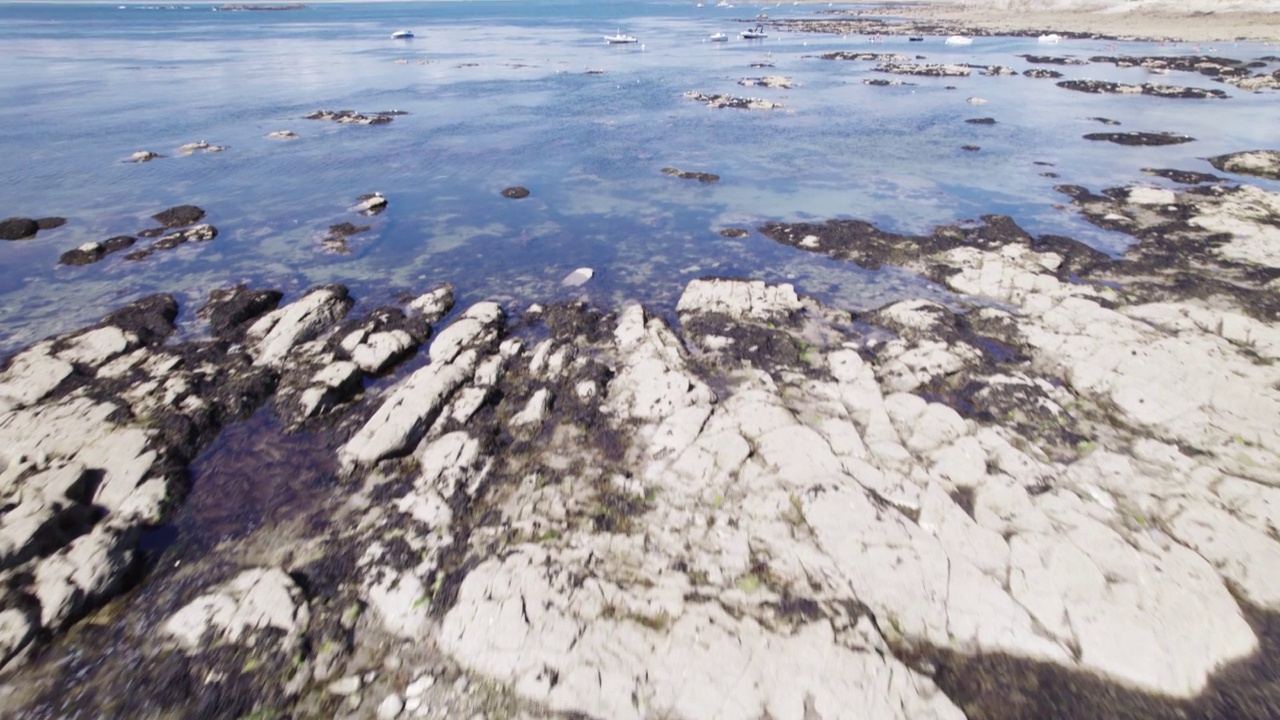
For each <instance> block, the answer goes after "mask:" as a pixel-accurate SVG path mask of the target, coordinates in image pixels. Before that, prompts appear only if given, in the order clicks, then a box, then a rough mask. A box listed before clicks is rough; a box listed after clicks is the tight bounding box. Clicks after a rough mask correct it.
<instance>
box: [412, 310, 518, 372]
mask: <svg viewBox="0 0 1280 720" xmlns="http://www.w3.org/2000/svg"><path fill="white" fill-rule="evenodd" d="M505 321H506V315H505V314H504V313H503V312H502V308H501V307H500V306H499V305H498V304H497V303H494V302H481V303H476V304H475V305H472V306H471V307H469V308H467V310H466V311H465V312H463V313H462V315H461V316H460V317H459V318H458V319H457V320H455V321H454V322H453V324H451V325H449V327H447V328H445V329H444V330H442V331H440V334H438V335H436V337H435V339H434V340H433V341H432V342H431V347H430V348H428V350H427V354H428V356H429V357H430V358H431V362H432V363H447V362H451V361H452V360H453V359H454V358H455V357H457V356H458V354H459V353H461V352H462V351H463V350H464V349H466V348H470V347H477V346H482V345H488V344H489V343H492V342H494V341H495V340H497V338H498V336H499V334H500V333H501V330H502V324H503V323H504V322H505Z"/></svg>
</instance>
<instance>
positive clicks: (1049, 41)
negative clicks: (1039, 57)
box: [1039, 33, 1062, 45]
mask: <svg viewBox="0 0 1280 720" xmlns="http://www.w3.org/2000/svg"><path fill="white" fill-rule="evenodd" d="M1061 39H1062V36H1061V35H1059V34H1057V33H1049V34H1048V35H1041V36H1040V37H1039V42H1042V43H1044V44H1046V45H1057V44H1058V41H1059V40H1061Z"/></svg>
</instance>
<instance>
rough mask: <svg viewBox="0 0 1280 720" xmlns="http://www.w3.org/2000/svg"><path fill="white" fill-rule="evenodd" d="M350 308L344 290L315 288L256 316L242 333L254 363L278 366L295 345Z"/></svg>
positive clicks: (324, 327)
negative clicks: (280, 306)
mask: <svg viewBox="0 0 1280 720" xmlns="http://www.w3.org/2000/svg"><path fill="white" fill-rule="evenodd" d="M350 307H351V301H350V300H349V299H348V298H347V294H346V291H345V289H340V288H329V287H325V288H319V289H317V290H313V291H312V292H310V293H307V294H306V295H304V296H303V297H301V298H299V299H298V300H296V301H294V302H292V303H290V304H288V305H286V306H285V307H283V308H280V309H278V310H273V311H272V312H270V313H267V314H266V315H264V316H262V317H261V318H259V319H258V320H257V321H256V322H255V323H254V324H253V325H252V326H250V327H249V330H248V332H247V333H246V342H247V344H249V346H250V352H251V353H252V354H253V356H254V364H255V365H267V366H270V367H281V366H283V365H284V363H285V360H286V359H287V358H288V357H289V354H290V352H291V351H292V350H293V349H294V348H295V347H297V346H298V345H300V344H302V343H305V342H307V341H309V340H313V339H315V338H316V337H317V336H318V335H319V334H320V333H321V332H323V331H325V330H327V329H328V328H329V327H331V326H332V325H333V324H334V323H336V322H338V321H339V320H341V319H342V317H343V316H345V315H346V314H347V310H348V309H349V308H350Z"/></svg>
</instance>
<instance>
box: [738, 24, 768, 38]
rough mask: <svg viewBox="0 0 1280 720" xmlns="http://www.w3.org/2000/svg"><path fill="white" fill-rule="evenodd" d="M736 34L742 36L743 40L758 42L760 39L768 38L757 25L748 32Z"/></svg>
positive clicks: (762, 27)
mask: <svg viewBox="0 0 1280 720" xmlns="http://www.w3.org/2000/svg"><path fill="white" fill-rule="evenodd" d="M738 34H739V35H741V36H742V39H743V40H759V39H760V38H767V37H769V35H768V34H767V33H765V31H764V26H763V25H757V26H755V27H753V28H751V29H750V30H743V31H742V32H740V33H738Z"/></svg>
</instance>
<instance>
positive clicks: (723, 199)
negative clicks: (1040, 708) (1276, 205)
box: [0, 0, 1277, 352]
mask: <svg viewBox="0 0 1280 720" xmlns="http://www.w3.org/2000/svg"><path fill="white" fill-rule="evenodd" d="M712 5H713V3H706V7H702V8H698V7H695V5H694V3H693V2H692V1H688V2H663V1H660V0H648V1H646V0H638V1H631V2H623V1H621V0H606V1H604V2H601V1H600V0H549V1H545V2H538V1H531V0H524V1H516V0H486V1H478V2H403V3H400V2H397V3H331V4H330V3H325V4H317V5H309V6H307V7H306V8H305V9H302V10H296V11H281V12H226V11H222V12H215V11H214V10H213V8H214V7H215V6H213V5H209V4H190V5H176V6H169V5H163V6H151V5H139V4H126V5H124V6H121V7H117V5H115V4H97V5H82V4H69V3H46V4H23V3H10V4H0V128H3V133H0V217H8V216H27V217H44V216H51V215H59V216H64V217H66V218H68V220H69V222H68V223H67V224H66V225H65V226H63V227H61V228H58V229H55V230H50V231H42V232H41V233H40V234H39V236H38V237H37V238H36V239H34V240H29V241H22V242H8V243H0V352H3V351H9V350H12V349H15V348H16V347H18V346H20V345H22V344H24V343H27V342H30V341H32V340H35V339H38V338H40V337H43V336H46V335H48V334H51V333H55V332H61V331H65V330H67V329H70V328H73V327H76V326H79V325H82V324H84V323H86V322H90V321H92V320H94V319H96V318H97V317H99V316H100V315H102V314H103V313H104V312H105V311H106V310H108V309H110V308H112V307H114V306H117V305H119V304H122V303H124V302H126V301H129V300H131V299H134V298H137V297H140V296H142V295H145V294H149V293H152V292H170V293H173V294H174V295H175V296H177V297H178V298H179V300H180V301H181V302H182V303H183V306H184V312H186V313H190V312H192V311H193V310H194V308H195V307H197V306H198V305H199V304H200V302H202V301H203V299H204V298H206V297H207V295H208V293H209V291H211V290H213V289H215V288H218V287H224V286H227V285H229V284H233V283H238V282H247V283H250V284H252V285H255V286H260V287H262V286H266V287H275V288H280V289H282V290H285V291H286V293H291V294H292V293H297V292H300V291H302V290H304V289H305V288H307V287H310V286H312V285H315V284H318V283H327V282H342V283H346V284H347V285H348V286H349V287H350V288H351V289H352V291H353V293H354V294H355V295H356V296H357V297H358V298H360V301H361V302H362V303H366V304H368V305H373V304H380V303H383V302H386V301H388V300H391V299H393V298H394V297H396V296H398V295H400V294H402V293H416V292H421V291H423V290H425V289H427V288H428V287H430V286H431V285H433V284H435V283H437V282H442V281H448V282H452V283H453V284H454V285H455V286H457V288H458V290H459V293H460V296H461V297H460V300H461V302H462V303H466V302H470V301H474V300H479V299H483V298H496V299H498V300H501V301H503V302H504V303H506V304H507V305H508V307H509V308H510V309H512V310H515V311H518V310H519V309H520V308H522V307H524V306H525V305H527V304H528V303H530V302H535V301H539V302H541V301H548V300H555V299H558V298H563V297H579V296H580V297H585V298H587V299H589V300H591V301H593V302H598V303H601V304H606V305H611V304H615V303H619V302H622V301H624V300H629V299H638V300H642V301H645V302H647V303H650V304H652V305H653V306H654V307H655V308H657V309H658V310H659V311H665V312H670V311H671V309H672V308H673V307H674V303H675V300H676V298H677V297H678V295H679V292H680V290H681V288H683V286H684V284H685V283H686V282H688V280H690V279H692V278H695V277H699V276H704V275H709V274H715V275H743V276H750V277H757V278H762V279H766V280H771V281H789V282H794V283H795V284H796V286H797V288H798V289H799V290H800V291H802V292H808V293H812V294H815V295H817V296H819V297H821V298H823V299H824V300H827V301H829V302H833V303H835V304H837V305H840V306H842V307H846V308H849V309H861V308H870V307H875V306H878V305H881V304H884V303H886V302H890V301H892V300H894V299H898V298H901V297H907V296H921V295H923V296H927V297H937V298H945V297H946V293H945V292H944V291H942V290H941V289H939V288H936V287H933V286H931V285H929V284H928V283H927V282H925V281H923V280H921V279H920V278H917V277H915V276H913V275H911V274H910V273H906V272H904V271H901V270H897V269H894V268H887V269H884V270H881V271H879V272H868V271H863V270H860V269H858V268H856V267H853V266H851V265H848V264H844V263H837V262H833V261H829V260H826V259H824V258H821V257H817V256H813V255H810V254H806V253H803V252H800V251H797V250H794V249H791V248H786V247H781V246H778V245H776V244H774V243H772V242H771V241H769V240H768V239H767V238H764V237H763V236H761V235H759V234H758V233H755V232H753V233H752V234H751V235H749V236H748V237H746V238H743V239H737V240H730V239H726V238H723V237H721V236H719V234H718V231H719V230H720V229H723V228H726V227H742V228H754V227H756V226H758V225H759V224H760V223H762V222H766V221H773V220H776V221H799V220H815V221H821V220H825V219H828V218H836V217H849V218H859V219H865V220H870V221H873V222H876V223H878V224H880V225H882V226H883V227H885V228H887V229H891V230H898V231H911V232H920V231H927V230H928V229H929V228H931V227H933V226H935V225H937V224H941V223H948V222H954V221H959V220H965V219H972V218H976V217H978V216H979V215H982V214H985V213H991V212H999V213H1007V214H1009V215H1012V216H1013V217H1014V218H1015V219H1016V220H1017V221H1018V222H1019V223H1020V224H1022V225H1023V226H1024V227H1026V228H1027V229H1029V230H1030V231H1032V232H1033V233H1037V234H1042V233H1054V234H1060V235H1068V236H1072V237H1075V238H1077V239H1080V240H1082V241H1085V242H1088V243H1090V244H1092V245H1094V246H1096V247H1099V248H1101V249H1104V250H1106V251H1109V252H1119V251H1121V250H1123V248H1124V246H1125V243H1126V242H1127V238H1125V237H1124V236H1121V235H1116V234H1111V233H1106V232H1103V231H1100V230H1098V229H1096V228H1093V227H1092V226H1090V225H1088V224H1086V223H1084V222H1083V221H1082V220H1080V219H1079V218H1078V217H1077V216H1076V214H1075V213H1073V212H1072V211H1071V209H1070V208H1069V207H1067V208H1063V207H1062V206H1061V204H1062V203H1063V202H1064V200H1065V198H1064V197H1063V196H1061V195H1059V194H1058V193H1056V192H1055V191H1054V190H1053V186H1054V185H1055V184H1058V183H1072V184H1080V185H1085V186H1088V187H1090V188H1092V189H1095V190H1096V189H1101V188H1104V187H1108V186H1112V185H1117V184H1121V183H1127V182H1133V181H1138V180H1141V181H1142V182H1146V183H1148V184H1152V185H1166V184H1167V183H1166V181H1163V180H1160V179H1156V178H1150V177H1148V176H1144V175H1143V174H1142V173H1141V168H1144V167H1173V168H1179V169H1185V170H1200V171H1212V168H1211V167H1210V166H1209V165H1208V163H1207V162H1205V160H1204V158H1206V157H1210V156H1213V155H1217V154H1221V153H1225V152H1233V151H1238V150H1247V149H1257V148H1260V147H1268V146H1269V145H1272V144H1274V141H1275V135H1274V132H1275V130H1274V127H1275V125H1274V117H1275V114H1276V112H1275V105H1276V97H1277V96H1276V95H1275V94H1251V93H1245V92H1241V91H1238V90H1235V89H1234V88H1230V87H1226V86H1222V85H1218V84H1216V83H1213V82H1211V81H1210V79H1209V78H1205V77H1202V76H1199V75H1194V74H1185V73H1171V74H1170V75H1168V76H1161V77H1153V76H1150V75H1149V74H1148V73H1147V71H1146V70H1143V69H1140V68H1131V69H1117V68H1115V67H1112V66H1110V65H1103V64H1090V65H1085V66H1067V67H1056V68H1055V69H1058V70H1061V71H1063V72H1064V73H1066V76H1067V77H1068V78H1072V77H1078V78H1086V77H1092V78H1098V79H1111V80H1117V81H1123V82H1133V83H1139V82H1148V81H1155V82H1162V83H1168V84H1179V85H1193V86H1199V87H1223V88H1225V89H1227V90H1228V91H1229V94H1230V95H1231V98H1230V99H1228V100H1223V101H1212V100H1205V101H1182V100H1169V99H1163V98H1155V97H1143V96H1138V97H1117V96H1102V95H1086V94H1082V93H1076V92H1070V91H1067V90H1063V89H1060V88H1057V87H1055V85H1054V82H1053V81H1050V80H1033V79H1029V78H1025V77H1022V76H1013V77H985V76H981V75H978V74H976V73H975V74H974V76H972V77H968V78H945V79H944V78H904V79H905V80H907V81H909V82H914V83H915V85H913V86H903V87H870V86H866V85H864V84H863V83H862V80H863V79H864V78H869V77H885V78H893V77H898V76H890V75H882V74H877V73H874V72H873V71H872V68H873V67H874V65H875V64H874V63H867V62H834V61H824V60H820V59H817V58H814V57H812V56H813V55H816V54H818V53H820V52H826V51H830V50H866V51H874V52H901V53H905V54H909V55H915V54H922V55H925V56H927V61H928V62H971V63H981V64H1003V65H1010V66H1012V67H1014V68H1015V69H1016V70H1018V71H1021V70H1023V69H1025V68H1027V67H1031V66H1030V65H1029V64H1028V63H1026V62H1025V61H1024V60H1023V59H1022V58H1020V57H1017V55H1018V54H1021V53H1038V54H1046V53H1048V54H1056V55H1075V56H1078V57H1082V58H1087V57H1089V56H1090V55H1095V54H1165V53H1179V52H1181V53H1188V52H1191V51H1192V48H1191V46H1189V45H1184V46H1182V47H1180V48H1176V47H1170V46H1157V45H1156V44H1153V43H1119V44H1113V43H1111V42H1109V41H1102V40H1098V41H1089V40H1067V41H1063V42H1062V44H1060V45H1057V46H1054V47H1052V48H1046V47H1044V46H1038V45H1037V43H1036V42H1035V40H1034V39H1026V38H979V39H978V40H977V41H976V42H975V43H974V44H973V45H972V46H968V47H959V48H953V47H947V46H945V45H944V44H943V43H942V38H932V37H931V38H928V39H927V41H926V42H924V43H908V42H907V40H906V38H905V37H899V38H895V37H891V36H890V37H886V38H885V39H884V41H883V42H876V43H872V42H869V38H867V37H865V36H849V37H840V36H833V35H812V34H799V33H790V32H771V33H770V37H769V38H767V39H765V40H762V41H744V40H740V39H738V38H737V33H738V31H739V30H740V29H742V28H743V27H745V25H744V23H745V22H747V21H750V20H751V18H753V17H754V15H755V14H756V13H758V12H761V7H760V6H757V5H754V4H753V5H741V6H739V7H736V8H716V7H713V6H712ZM826 9H827V8H826V7H825V6H821V5H779V6H772V5H771V6H768V9H767V10H765V12H767V13H769V14H770V16H771V17H772V18H775V19H778V18H790V17H811V16H813V15H814V14H815V13H818V12H821V11H823V10H826ZM402 28H407V29H411V30H413V31H414V32H415V33H416V37H415V38H413V39H412V40H408V41H397V40H392V39H391V38H390V33H391V32H393V31H395V30H399V29H402ZM618 30H621V31H622V32H624V33H628V34H631V35H635V36H637V37H638V38H639V40H640V42H639V43H637V44H636V45H627V46H610V45H607V44H606V43H605V42H604V41H603V39H602V36H604V35H611V34H613V33H614V32H615V31H618ZM716 31H723V32H726V33H728V34H729V35H730V36H731V40H730V41H729V42H727V43H710V42H707V41H706V38H707V36H709V35H710V34H711V33H713V32H716ZM1215 50H1216V54H1220V55H1225V56H1227V57H1234V58H1239V59H1252V58H1256V57H1259V56H1263V55H1268V54H1276V51H1275V50H1274V49H1273V48H1268V47H1266V46H1264V45H1262V44H1260V43H1239V44H1232V43H1227V44H1222V45H1220V46H1219V47H1217V48H1215ZM1202 52H1209V49H1208V48H1202ZM761 62H768V63H772V64H773V65H774V66H775V67H773V68H768V69H759V68H753V67H751V64H752V63H761ZM588 69H592V70H603V71H604V74H587V73H586V72H585V71H586V70H588ZM1272 69H1274V65H1273V66H1272ZM766 74H767V75H782V76H785V77H788V78H791V79H792V80H793V81H794V82H795V83H796V87H794V88H792V89H788V90H773V89H764V88H745V87H740V86H739V85H738V84H737V81H738V80H739V79H741V78H745V77H759V76H761V75H766ZM947 85H954V86H956V87H957V89H955V90H947V89H945V88H946V86H947ZM689 90H696V91H700V92H705V93H730V94H735V95H745V96H756V97H766V98H769V99H771V100H775V101H778V102H781V103H783V105H784V106H785V107H784V108H783V109H781V110H774V111H741V110H732V109H723V110H712V109H709V108H706V107H704V106H703V105H702V104H700V103H697V102H693V101H690V100H686V99H684V98H682V94H683V93H684V92H685V91H689ZM973 96H979V97H982V98H985V99H987V100H988V103H987V104H986V105H980V106H979V105H972V104H969V103H967V102H966V98H969V97H973ZM322 108H323V109H354V110H359V111H364V112H374V111H382V110H391V109H397V110H403V111H406V112H407V113H408V114H407V115H403V116H400V117H397V118H396V119H395V121H394V122H392V123H390V124H388V125H382V126H372V127H369V126H340V125H337V124H334V123H328V122H320V121H312V120H305V119H303V116H304V115H306V114H307V113H308V112H311V111H313V110H317V109H322ZM983 116H989V117H994V118H996V119H997V120H998V124H996V125H993V126H979V125H970V124H966V123H964V122H963V120H964V119H966V118H974V117H983ZM1094 116H1106V117H1110V118H1114V119H1116V120H1119V121H1121V122H1122V123H1123V124H1122V125H1121V126H1120V127H1118V128H1107V127H1104V126H1102V125H1100V124H1098V123H1097V122H1095V121H1093V120H1090V119H1089V118H1091V117H1094ZM282 129H289V130H293V131H295V132H296V133H298V134H299V135H300V138H299V139H297V140H292V141H282V140H272V139H267V138H265V137H264V136H265V135H266V134H267V133H269V132H271V131H274V130H282ZM1111 129H1114V130H1148V131H1164V130H1168V131H1176V132H1180V133H1186V134H1189V135H1192V136H1194V137H1196V138H1197V142H1194V143H1190V144H1186V145H1179V146H1170V147H1162V148H1122V147H1118V146H1115V145H1110V144H1107V143H1095V142H1089V141H1085V140H1083V139H1082V138H1081V136H1082V135H1084V134H1085V133H1089V132H1096V131H1103V130H1111ZM197 140H207V141H208V142H210V143H214V144H218V145H225V146H227V148H228V149H227V150H226V151H225V152H221V153H210V154H195V155H191V156H187V157H183V156H179V155H178V153H177V152H176V150H177V148H178V146H180V145H182V144H183V143H188V142H193V141H197ZM966 144H974V145H979V146H981V148H982V149H981V151H979V152H966V151H963V150H961V146H962V145H966ZM139 150H151V151H154V152H158V153H162V154H164V155H167V156H168V157H166V158H164V159H159V160H155V161H153V162H149V163H143V164H135V163H130V162H126V160H127V159H128V157H129V156H130V155H131V154H132V153H133V152H135V151H139ZM1037 162H1043V163H1052V167H1046V166H1043V165H1037V164H1036V163H1037ZM668 166H673V167H677V168H681V169H686V170H697V171H705V172H712V173H716V174H718V175H720V176H721V177H722V180H721V181H720V182H719V183H715V184H705V185H704V184H700V183H697V182H693V181H686V180H679V179H675V178H671V177H668V176H666V175H663V174H662V173H661V169H662V168H663V167H668ZM1049 170H1051V171H1052V172H1055V173H1057V174H1058V175H1059V176H1060V177H1059V178H1057V179H1053V178H1047V177H1043V176H1042V175H1041V173H1043V172H1045V171H1049ZM509 185H523V186H525V187H528V188H529V189H530V190H531V191H532V194H531V196H530V197H528V198H526V199H523V200H518V201H517V200H509V199H506V198H503V197H501V196H500V194H499V192H500V191H501V190H502V189H503V188H504V187H506V186H509ZM374 191H378V192H381V193H383V194H384V195H386V196H387V198H388V199H389V201H390V204H389V209H388V210H387V212H385V213H384V214H383V215H381V216H378V217H376V218H370V219H368V220H367V221H364V222H367V223H368V224H370V225H372V226H373V227H372V229H371V230H370V231H369V232H367V233H363V234H360V235H356V236H353V237H352V238H351V240H350V249H351V252H350V253H349V254H337V253H334V252H331V251H328V250H326V249H325V248H324V247H323V246H322V244H321V242H320V238H321V236H322V235H323V234H324V231H325V230H326V228H328V227H329V226H330V225H332V224H334V223H338V222H344V221H351V222H357V223H358V224H359V223H360V222H362V220H361V218H359V217H358V216H355V215H354V214H352V213H351V212H349V208H350V207H351V206H352V205H354V204H355V203H356V198H357V197H358V196H359V195H362V194H364V193H369V192H374ZM184 203H190V204H196V205H199V206H201V207H203V208H205V209H206V210H207V211H208V213H209V214H208V217H207V221H208V222H211V223H212V224H214V225H215V226H216V227H217V228H218V229H219V231H220V234H219V235H218V237H217V238H216V239H215V240H213V241H211V242H208V243H200V244H189V245H186V246H182V247H179V248H177V249H174V250H170V251H165V252H159V253H156V254H155V255H152V256H151V257H150V258H148V259H146V260H144V261H141V262H133V261H128V260H125V259H124V258H123V257H122V255H123V253H120V254H117V255H113V256H110V257H109V258H108V259H106V260H104V261H103V262H100V263H98V264H96V265H91V266H87V267H68V266H60V265H58V263H57V261H58V257H59V255H60V254H61V253H63V252H65V251H67V250H70V249H72V248H75V247H77V246H78V245H80V244H82V243H84V242H88V241H91V240H104V239H106V238H107V237H110V236H113V235H119V234H134V233H136V232H138V231H140V230H143V229H145V228H148V227H152V226H153V225H154V223H153V222H152V221H150V220H148V217H149V216H150V215H152V214H154V213H156V212H158V211H160V210H163V209H165V208H167V207H170V206H172V205H177V204H184ZM141 242H143V243H146V242H148V241H146V240H143V241H141ZM582 266H586V267H591V268H594V269H595V271H596V275H595V277H594V278H593V279H592V280H591V281H590V282H589V283H587V284H586V285H585V286H583V287H582V288H577V289H565V288H562V287H561V286H560V280H561V278H563V277H564V276H565V275H566V274H567V273H569V272H570V271H572V270H573V269H574V268H577V267H582Z"/></svg>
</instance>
